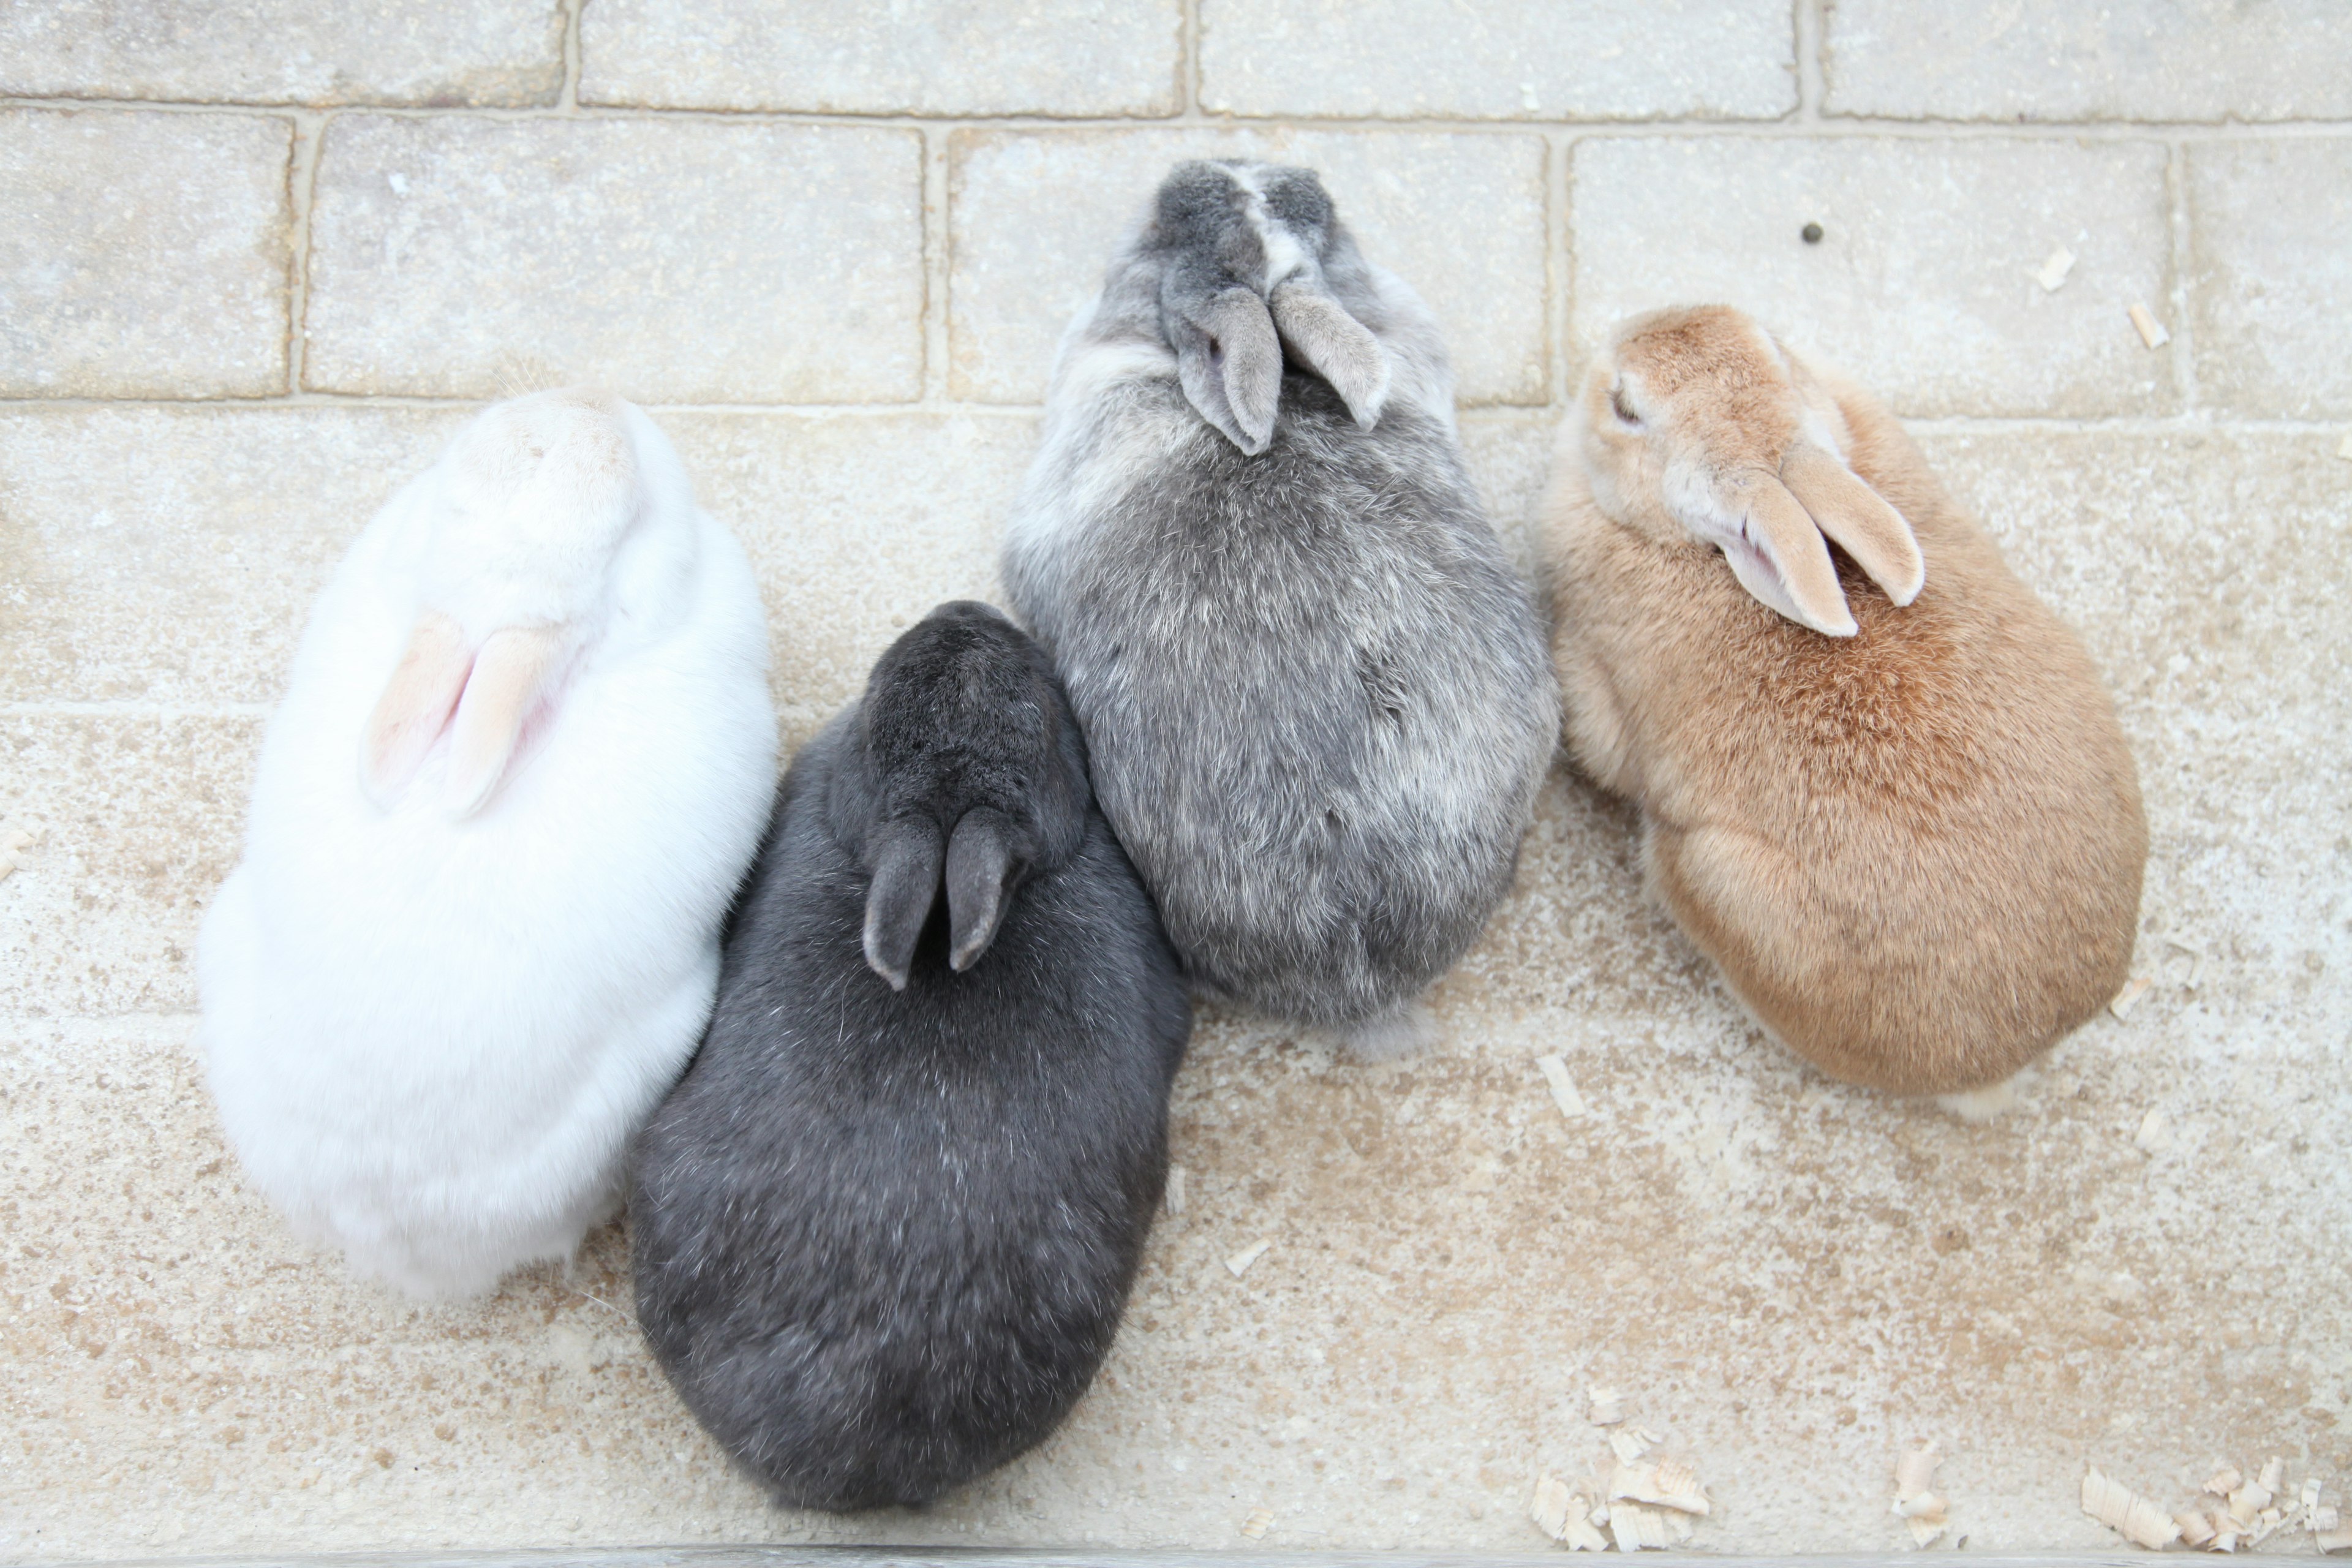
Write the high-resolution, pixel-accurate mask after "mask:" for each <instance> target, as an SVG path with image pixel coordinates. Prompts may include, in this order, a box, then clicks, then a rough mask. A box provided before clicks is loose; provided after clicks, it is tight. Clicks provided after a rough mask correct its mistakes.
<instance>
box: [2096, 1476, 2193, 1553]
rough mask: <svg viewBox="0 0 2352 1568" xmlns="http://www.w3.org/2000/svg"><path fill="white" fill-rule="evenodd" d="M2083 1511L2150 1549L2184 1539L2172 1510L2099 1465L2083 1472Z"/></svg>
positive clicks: (2129, 1540) (2119, 1533)
mask: <svg viewBox="0 0 2352 1568" xmlns="http://www.w3.org/2000/svg"><path fill="white" fill-rule="evenodd" d="M2083 1511H2084V1513H2087V1514H2089V1515H2090V1516H2091V1517H2092V1518H2093V1519H2095V1520H2097V1521H2099V1522H2100V1523H2101V1524H2104V1525H2105V1526H2106V1527H2107V1528H2108V1529H2109V1530H2112V1531H2115V1532H2116V1534H2118V1535H2120V1536H2122V1537H2123V1538H2124V1539H2125V1540H2126V1541H2128V1542H2133V1543H2134V1544H2135V1545H2139V1546H2145V1547H2147V1548H2148V1549H2149V1550H2150V1551H2155V1550H2158V1549H2159V1548H2162V1547H2166V1546H2169V1545H2171V1544H2172V1543H2173V1542H2176V1541H2178V1540H2179V1539H2180V1526H2179V1524H2178V1523H2176V1522H2174V1521H2173V1519H2172V1517H2171V1516H2170V1515H2169V1514H2167V1513H2166V1512H2165V1511H2164V1510H2162V1509H2160V1508H2158V1507H2157V1506H2156V1505H2155V1504H2154V1503H2152V1502H2150V1501H2148V1500H2147V1499H2146V1498H2144V1497H2142V1496H2140V1495H2139V1494H2138V1493H2137V1492H2136V1491H2134V1490H2132V1489H2130V1488H2129V1487H2127V1486H2125V1485H2124V1484H2123V1483H2122V1482H2121V1481H2114V1480H2109V1479H2107V1478H2106V1477H2105V1476H2103V1475H2101V1474H2100V1473H2099V1470H2098V1467H2096V1466H2093V1467H2092V1468H2090V1469H2088V1470H2086V1471H2084V1473H2083Z"/></svg>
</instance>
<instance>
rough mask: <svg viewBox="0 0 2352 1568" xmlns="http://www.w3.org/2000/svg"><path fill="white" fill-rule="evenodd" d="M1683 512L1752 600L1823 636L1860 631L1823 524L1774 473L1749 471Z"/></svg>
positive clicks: (1683, 517) (1847, 635)
mask: <svg viewBox="0 0 2352 1568" xmlns="http://www.w3.org/2000/svg"><path fill="white" fill-rule="evenodd" d="M1681 510H1682V520H1683V525H1684V526H1685V527H1686V528H1688V529H1689V530H1690V531H1691V532H1692V533H1694V534H1695V535H1696V536H1697V537H1698V538H1700V539H1701V540H1704V541H1705V542H1707V543H1709V544H1713V545H1715V546H1717V547H1718V548H1719V549H1721V550H1722V552H1723V558H1724V560H1725V561H1727V562H1728V563H1730V566H1731V573H1732V575H1733V576H1735V577H1737V578H1738V579H1739V585H1740V586H1741V587H1743V588H1745V589H1747V590H1748V593H1749V594H1750V595H1752V596H1754V598H1755V599H1756V600H1757V602H1758V603H1759V604H1761V605H1765V606H1766V607H1767V608H1769V609H1771V610H1774V611H1777V612H1779V613H1780V615H1783V616H1787V617H1788V618H1789V619H1790V620H1792V621H1794V622H1796V623H1797V624H1798V625H1799V626H1811V628H1812V629H1813V630H1815V631H1817V632H1820V633H1822V634H1823V635H1824V636H1827V637H1852V636H1853V634H1854V632H1855V631H1856V630H1857V629H1858V628H1857V627H1856V626H1855V625H1854V621H1853V611H1851V610H1849V609H1848V608H1847V607H1846V602H1845V593H1844V590H1843V589H1841V588H1840V587H1839V586H1838V579H1837V568H1836V566H1834V565H1833V564H1832V563H1831V561H1830V547H1829V546H1828V544H1826V543H1824V542H1822V534H1821V530H1820V529H1818V528H1816V527H1814V526H1813V520H1812V518H1811V516H1809V515H1807V513H1806V511H1805V509H1804V508H1803V507H1801V506H1800V505H1798V504H1797V498H1796V497H1795V496H1793V495H1791V494H1790V493H1789V490H1788V488H1787V487H1786V486H1784V485H1783V484H1781V483H1780V480H1779V479H1775V478H1773V477H1772V476H1770V475H1769V474H1761V473H1759V474H1753V475H1750V476H1748V478H1747V479H1744V480H1743V481H1741V482H1738V483H1737V484H1728V485H1725V486H1723V487H1722V488H1721V489H1719V490H1714V491H1711V492H1710V493H1709V494H1708V495H1707V496H1706V503H1705V504H1702V505H1699V506H1696V507H1689V508H1685V509H1681Z"/></svg>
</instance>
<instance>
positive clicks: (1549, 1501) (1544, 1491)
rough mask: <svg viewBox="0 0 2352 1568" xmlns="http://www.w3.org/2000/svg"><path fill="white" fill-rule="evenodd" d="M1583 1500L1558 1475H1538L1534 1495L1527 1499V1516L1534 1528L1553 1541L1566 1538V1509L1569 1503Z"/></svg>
mask: <svg viewBox="0 0 2352 1568" xmlns="http://www.w3.org/2000/svg"><path fill="white" fill-rule="evenodd" d="M1582 1501H1583V1499H1582V1498H1580V1497H1578V1496H1577V1495H1576V1494H1575V1493H1574V1492H1572V1491H1570V1490H1569V1489H1568V1483H1567V1482H1566V1481H1564V1480H1561V1479H1559V1477H1558V1476H1550V1475H1544V1476H1538V1477H1537V1478H1536V1491H1535V1496H1533V1497H1532V1498H1529V1499H1528V1518H1529V1519H1531V1520H1534V1521H1536V1528H1537V1529H1538V1530H1540V1531H1543V1532H1544V1533H1545V1534H1546V1535H1549V1536H1550V1537H1551V1538H1552V1539H1553V1540H1554V1541H1566V1540H1567V1539H1568V1510H1569V1505H1570V1504H1571V1503H1580V1502H1582Z"/></svg>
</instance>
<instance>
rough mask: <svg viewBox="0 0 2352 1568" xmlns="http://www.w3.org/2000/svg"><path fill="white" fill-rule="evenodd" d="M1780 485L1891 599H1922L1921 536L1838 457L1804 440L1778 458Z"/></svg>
mask: <svg viewBox="0 0 2352 1568" xmlns="http://www.w3.org/2000/svg"><path fill="white" fill-rule="evenodd" d="M1780 482H1781V483H1783V484H1785V485H1787V486H1788V487H1789V491H1790V494H1791V495H1794V496H1795V497H1796V498H1797V500H1798V501H1799V503H1800V504H1801V505H1802V506H1803V507H1804V509H1805V510H1806V511H1807V512H1809V513H1810V514H1811V516H1812V520H1813V521H1814V522H1815V523H1817V524H1818V525H1819V526H1820V528H1821V531H1822V532H1823V533H1826V534H1828V535H1829V536H1830V537H1831V538H1832V539H1833V540H1835V541H1836V542H1837V545H1838V548H1839V549H1841V550H1843V551H1844V552H1846V553H1847V554H1848V555H1851V556H1853V561H1854V564H1855V565H1857V566H1859V567H1861V568H1862V569H1863V570H1864V572H1866V573H1868V574H1870V580H1871V581H1872V582H1874V583H1875V584H1878V585H1879V586H1880V587H1881V588H1884V589H1885V590H1886V596H1887V597H1888V598H1889V599H1892V600H1894V601H1895V604H1896V605H1907V604H1909V603H1910V602H1911V601H1912V600H1914V599H1916V598H1917V597H1918V596H1919V590H1920V589H1921V588H1923V587H1925V586H1926V585H1927V560H1926V559H1925V558H1924V557H1923V556H1921V554H1920V553H1919V539H1918V536H1917V535H1916V534H1915V533H1913V532H1912V531H1911V525H1910V523H1909V522H1907V521H1905V520H1904V516H1903V514H1902V513H1901V512H1899V511H1896V510H1895V509H1894V508H1893V507H1891V506H1889V505H1887V504H1886V501H1885V498H1883V497H1882V496H1880V495H1879V493H1878V492H1877V491H1876V490H1874V489H1871V488H1870V487H1869V486H1868V485H1866V484H1864V482H1863V481H1862V479H1861V478H1860V476H1858V475H1856V474H1855V473H1854V471H1853V469H1851V468H1847V467H1846V466H1845V464H1844V463H1843V462H1841V461H1840V460H1839V459H1838V457H1837V454H1836V453H1834V452H1832V451H1831V450H1829V449H1828V448H1827V447H1819V446H1816V445H1814V444H1813V443H1812V442H1811V441H1807V440H1803V439H1800V440H1799V441H1798V442H1797V443H1796V445H1794V446H1792V447H1790V448H1789V451H1788V455H1787V456H1786V457H1784V458H1781V459H1780Z"/></svg>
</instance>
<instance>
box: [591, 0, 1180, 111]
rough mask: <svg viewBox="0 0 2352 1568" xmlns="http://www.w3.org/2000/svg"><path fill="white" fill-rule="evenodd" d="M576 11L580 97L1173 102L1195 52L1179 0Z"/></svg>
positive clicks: (712, 103)
mask: <svg viewBox="0 0 2352 1568" xmlns="http://www.w3.org/2000/svg"><path fill="white" fill-rule="evenodd" d="M886 16H887V22H886V20H885V17H886ZM581 26H582V45H583V49H582V58H583V66H584V69H583V73H582V76H581V79H580V100H581V101H582V102H583V103H625V104H645V105H658V106H662V107H667V108H677V109H785V110H815V111H818V112H821V113H832V114H909V113H911V114H1050V115H1089V114H1142V115H1164V114H1173V113H1175V112H1176V110H1177V108H1178V104H1179V101H1180V100H1179V98H1178V88H1177V78H1178V75H1179V73H1180V71H1181V67H1182V65H1183V60H1184V38H1183V31H1184V15H1183V11H1182V8H1181V6H1180V5H1178V4H1177V0H1144V3H1141V4H1130V5H1091V4H1088V3H1087V0H1013V3H1011V4H995V5H990V4H982V3H979V0H911V3H909V0H899V3H898V4H895V5H891V6H890V8H889V9H888V11H887V13H882V14H878V15H877V12H876V11H875V8H874V7H873V5H870V4H867V3H866V0H796V3H795V4H793V5H762V4H760V3H759V0H723V3H719V4H712V3H709V0H693V3H689V0H599V3H598V4H596V5H591V6H589V7H587V8H586V9H585V10H584V11H583V12H582V14H581Z"/></svg>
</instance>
